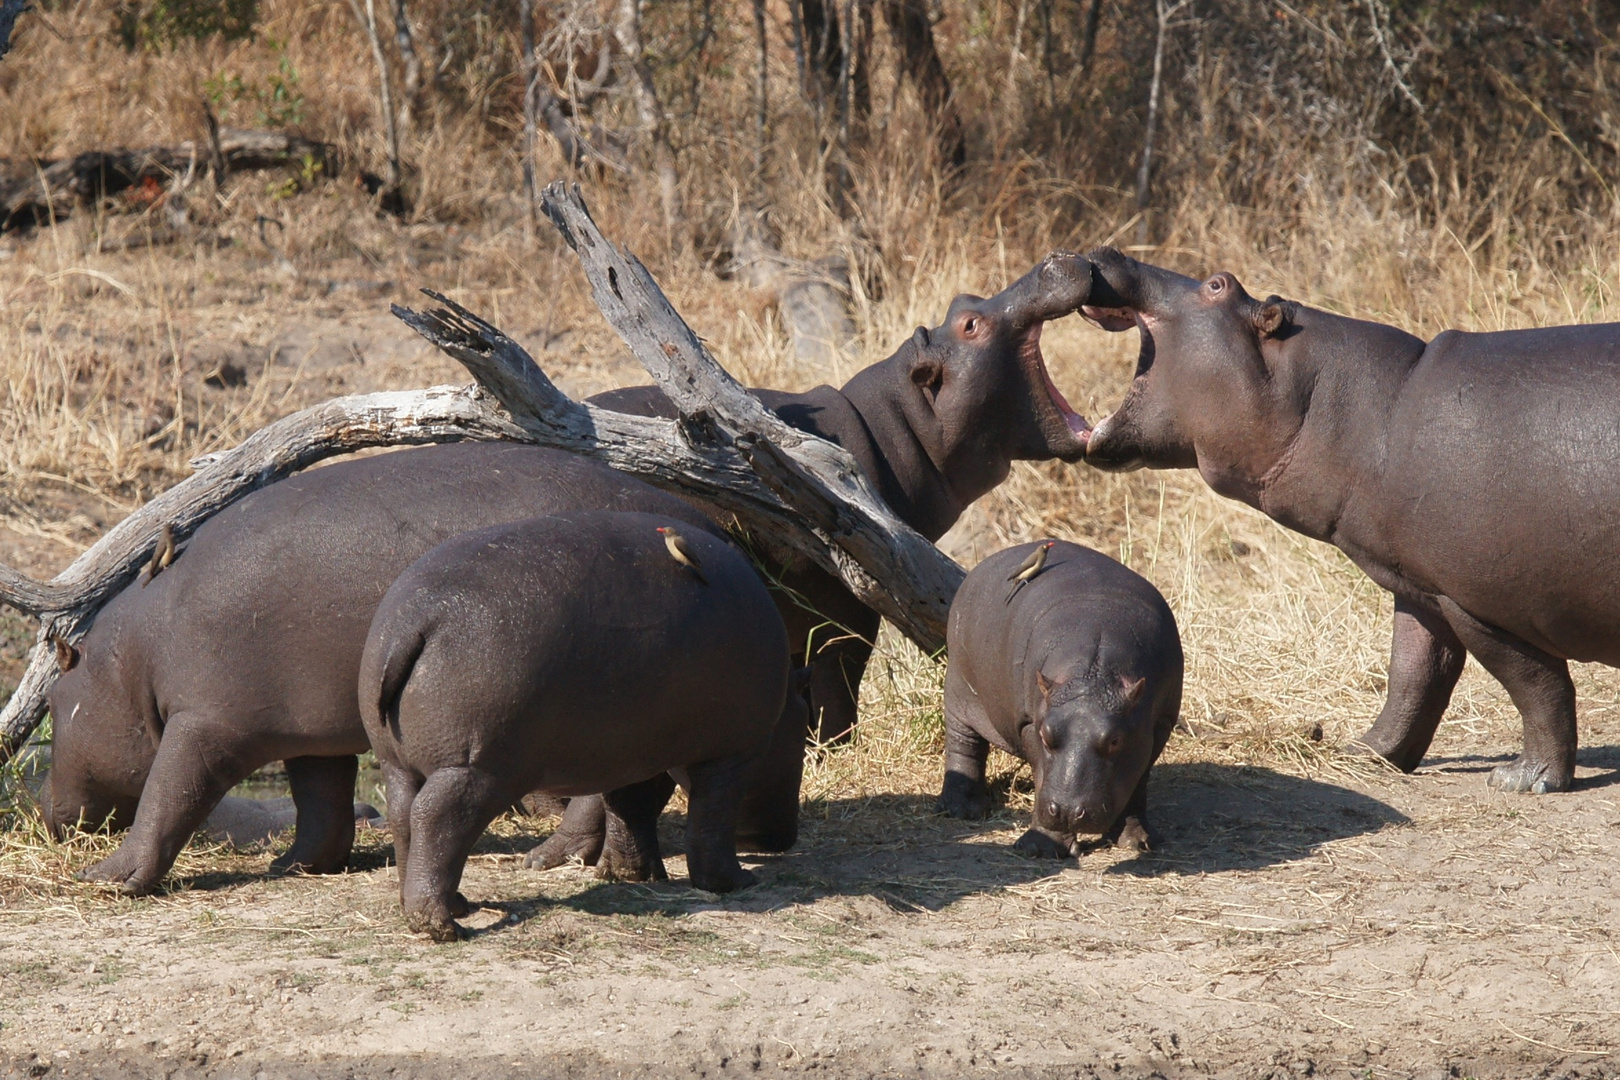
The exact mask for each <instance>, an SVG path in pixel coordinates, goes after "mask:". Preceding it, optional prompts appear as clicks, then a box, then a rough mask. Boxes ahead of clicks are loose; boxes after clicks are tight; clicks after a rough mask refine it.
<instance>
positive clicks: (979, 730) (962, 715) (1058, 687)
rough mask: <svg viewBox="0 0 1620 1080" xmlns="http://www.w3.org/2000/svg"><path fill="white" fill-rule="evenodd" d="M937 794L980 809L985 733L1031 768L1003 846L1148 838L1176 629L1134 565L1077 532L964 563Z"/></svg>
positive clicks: (1173, 679) (1072, 848)
mask: <svg viewBox="0 0 1620 1080" xmlns="http://www.w3.org/2000/svg"><path fill="white" fill-rule="evenodd" d="M946 643H947V648H948V650H949V653H950V667H949V668H948V669H947V671H946V674H945V786H944V788H943V790H941V792H940V795H939V808H940V809H941V810H942V811H944V812H945V813H947V814H950V815H951V816H952V817H975V818H977V817H984V816H986V815H987V814H988V813H989V810H990V792H989V789H988V788H987V787H986V786H985V782H984V765H985V759H986V757H988V756H989V752H990V747H991V746H992V745H994V746H996V747H997V748H999V749H1001V750H1005V751H1006V752H1007V753H1009V754H1016V755H1017V756H1019V757H1021V758H1023V759H1024V760H1025V761H1027V762H1029V764H1030V767H1031V769H1032V770H1033V771H1034V773H1035V821H1034V825H1033V827H1032V828H1030V830H1029V831H1028V832H1026V833H1025V834H1024V835H1023V836H1022V837H1020V838H1019V840H1018V843H1017V844H1016V845H1015V847H1016V848H1017V849H1018V850H1019V851H1022V852H1024V853H1026V854H1030V855H1037V856H1057V857H1061V856H1064V855H1071V854H1075V853H1076V851H1077V844H1076V839H1075V838H1076V834H1080V833H1086V834H1092V835H1107V836H1110V837H1111V838H1112V839H1113V840H1114V841H1115V843H1116V844H1117V845H1118V846H1120V847H1122V848H1130V849H1134V850H1137V851H1146V850H1147V849H1148V846H1149V842H1148V831H1147V819H1146V811H1147V778H1148V769H1149V768H1151V767H1152V765H1153V762H1154V761H1156V760H1157V759H1158V757H1159V752H1160V751H1161V750H1163V749H1164V744H1165V742H1166V740H1168V739H1169V738H1170V730H1171V728H1173V727H1174V726H1175V723H1176V718H1177V716H1178V715H1179V713H1180V710H1181V678H1182V659H1181V635H1180V634H1179V633H1178V632H1177V631H1176V620H1175V616H1173V615H1172V614H1171V613H1170V607H1169V605H1168V604H1166V603H1165V602H1164V597H1163V596H1161V595H1159V590H1157V589H1155V588H1154V587H1153V586H1152V585H1150V584H1149V583H1148V582H1147V581H1146V580H1145V579H1144V578H1142V577H1141V576H1139V575H1137V574H1134V573H1132V572H1131V571H1130V570H1127V569H1126V568H1125V567H1123V566H1121V565H1120V564H1119V563H1117V562H1115V561H1114V560H1113V559H1110V558H1109V557H1108V556H1106V555H1103V554H1100V553H1098V552H1095V551H1092V550H1091V549H1090V548H1084V547H1080V546H1079V545H1078V544H1069V543H1062V542H1059V541H1054V540H1044V541H1041V542H1040V543H1036V544H1023V545H1020V546H1018V547H1013V548H1008V549H1006V550H1005V551H998V552H997V553H996V554H994V555H992V556H990V557H989V558H988V559H986V560H984V561H983V562H982V563H980V564H979V565H978V566H976V567H975V568H974V569H973V572H972V573H970V574H968V576H967V579H966V580H964V581H963V582H962V587H961V589H959V590H958V591H957V594H956V599H955V600H954V601H952V603H951V615H950V624H949V626H948V628H947V630H946Z"/></svg>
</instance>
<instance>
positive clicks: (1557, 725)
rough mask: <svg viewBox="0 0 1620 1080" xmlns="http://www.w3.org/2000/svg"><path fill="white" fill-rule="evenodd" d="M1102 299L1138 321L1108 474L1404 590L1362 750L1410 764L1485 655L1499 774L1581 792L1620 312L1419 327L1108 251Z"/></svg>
mask: <svg viewBox="0 0 1620 1080" xmlns="http://www.w3.org/2000/svg"><path fill="white" fill-rule="evenodd" d="M1090 257H1091V259H1092V260H1093V261H1094V263H1095V267H1096V271H1095V272H1096V274H1097V278H1098V280H1097V281H1096V282H1095V283H1094V286H1093V291H1092V296H1091V299H1090V302H1089V304H1088V305H1087V306H1086V307H1085V308H1084V311H1085V313H1086V315H1087V316H1088V317H1089V318H1091V319H1092V320H1093V321H1095V322H1097V323H1099V324H1100V325H1102V326H1103V327H1104V328H1105V329H1109V330H1116V331H1117V330H1124V329H1128V328H1130V327H1132V326H1135V327H1137V329H1138V331H1139V333H1140V335H1141V355H1140V358H1139V359H1138V361H1137V366H1136V375H1135V378H1134V379H1133V381H1132V383H1131V387H1130V390H1129V391H1128V392H1127V393H1126V395H1125V399H1124V402H1123V403H1122V404H1121V405H1120V406H1119V408H1118V409H1116V410H1115V411H1114V412H1113V413H1112V414H1111V415H1109V416H1108V417H1107V418H1105V419H1104V420H1102V421H1101V422H1099V423H1098V424H1097V427H1096V429H1095V430H1094V431H1092V432H1091V433H1090V434H1089V435H1088V437H1087V449H1086V460H1087V461H1088V462H1090V463H1091V464H1092V465H1095V466H1097V467H1098V468H1102V469H1112V470H1124V469H1136V468H1144V467H1146V468H1163V469H1169V468H1196V469H1197V470H1198V471H1199V473H1200V474H1201V475H1202V476H1203V478H1204V480H1205V481H1206V482H1207V483H1208V484H1209V486H1210V487H1211V488H1213V489H1214V490H1215V491H1217V492H1219V493H1220V494H1222V495H1224V496H1226V497H1228V498H1232V499H1236V500H1238V501H1241V502H1244V503H1247V504H1248V505H1250V506H1253V507H1256V508H1257V509H1259V510H1261V511H1262V512H1263V513H1265V514H1266V515H1268V516H1269V517H1270V518H1272V520H1274V521H1276V522H1278V523H1279V524H1281V525H1284V526H1286V527H1288V528H1290V529H1293V530H1294V531H1296V532H1299V533H1302V534H1304V535H1305V536H1309V537H1311V538H1313V539H1316V540H1322V541H1325V542H1326V543H1330V544H1332V545H1334V546H1335V547H1337V548H1338V549H1339V550H1340V551H1342V552H1344V553H1345V554H1346V555H1347V556H1349V558H1350V559H1351V561H1353V562H1354V563H1355V564H1356V565H1357V566H1358V567H1360V568H1361V569H1362V571H1364V572H1365V573H1366V574H1367V575H1368V577H1370V578H1371V579H1372V580H1373V581H1374V582H1376V583H1377V584H1378V585H1380V586H1381V587H1383V588H1385V589H1387V590H1389V591H1390V592H1391V593H1393V594H1394V597H1395V632H1394V643H1393V647H1392V649H1391V653H1390V663H1389V693H1388V697H1387V699H1386V701H1385V703H1384V707H1383V711H1382V712H1381V713H1380V714H1379V716H1378V718H1377V720H1376V722H1374V723H1373V725H1372V727H1371V728H1370V729H1369V730H1368V731H1367V732H1366V734H1364V735H1362V736H1361V738H1360V739H1359V740H1358V745H1359V746H1361V747H1363V748H1365V749H1367V750H1370V751H1371V752H1373V753H1375V754H1378V755H1379V756H1381V757H1383V758H1385V759H1386V760H1387V761H1389V762H1390V763H1391V764H1393V765H1395V766H1396V767H1398V768H1400V769H1402V770H1405V771H1408V772H1410V771H1411V770H1413V769H1415V768H1416V767H1417V766H1418V763H1419V762H1420V761H1421V760H1422V759H1423V755H1424V752H1425V751H1426V750H1427V749H1428V747H1429V743H1430V742H1431V740H1432V739H1433V738H1434V733H1435V729H1436V728H1437V727H1438V726H1439V723H1440V719H1441V716H1442V715H1443V714H1444V713H1445V710H1446V707H1447V705H1448V704H1449V703H1450V700H1451V692H1452V690H1453V688H1454V687H1455V686H1456V684H1457V679H1458V678H1459V676H1460V675H1461V674H1462V670H1463V662H1464V660H1465V658H1466V656H1467V654H1468V653H1472V654H1473V655H1474V656H1475V658H1477V659H1478V660H1479V662H1480V664H1481V665H1482V666H1483V667H1484V668H1485V670H1486V671H1488V672H1490V674H1491V675H1492V676H1493V677H1494V678H1495V679H1496V680H1497V681H1498V682H1500V683H1501V684H1502V685H1503V687H1505V688H1506V689H1507V692H1508V694H1509V696H1510V697H1511V698H1512V700H1513V704H1514V705H1515V706H1516V707H1517V708H1518V710H1519V714H1520V716H1521V717H1522V718H1523V721H1524V743H1523V752H1522V753H1521V754H1520V755H1519V756H1518V758H1517V759H1515V760H1514V761H1512V762H1510V763H1508V764H1505V765H1502V766H1500V767H1498V768H1496V769H1495V770H1494V771H1493V772H1492V773H1491V775H1490V778H1489V784H1490V786H1492V787H1494V788H1499V789H1501V790H1504V791H1529V792H1537V793H1543V792H1555V791H1565V790H1567V789H1568V788H1569V787H1570V785H1571V783H1572V781H1573V780H1574V773H1575V747H1576V732H1575V688H1574V685H1573V684H1572V683H1571V681H1570V676H1569V663H1568V662H1569V661H1570V660H1584V661H1596V662H1599V663H1603V664H1608V665H1610V666H1615V665H1620V436H1617V434H1616V432H1617V431H1620V324H1606V325H1593V326H1564V327H1550V328H1545V329H1536V330H1510V331H1502V332H1495V333H1463V332H1460V331H1456V330H1448V331H1446V332H1444V333H1442V334H1440V335H1439V336H1437V337H1435V338H1434V340H1432V341H1427V342H1426V341H1423V340H1422V339H1421V338H1417V337H1414V336H1412V335H1411V334H1408V333H1406V332H1404V331H1402V330H1399V329H1397V328H1395V327H1392V326H1384V325H1381V324H1379V323H1374V322H1364V321H1362V320H1359V319H1351V318H1346V317H1344V316H1341V315H1333V314H1330V313H1328V312H1325V311H1320V310H1317V309H1315V308H1310V307H1306V306H1305V305H1303V304H1299V303H1296V302H1294V301H1290V300H1284V299H1282V298H1281V297H1278V296H1271V297H1268V298H1267V299H1265V300H1257V299H1255V298H1253V297H1251V296H1250V295H1249V294H1248V293H1247V292H1246V291H1245V290H1244V288H1243V286H1242V285H1241V284H1239V283H1238V280H1237V279H1236V278H1235V277H1233V276H1232V275H1231V274H1229V273H1218V274H1216V275H1215V276H1214V277H1211V278H1209V279H1208V280H1207V281H1202V282H1200V281H1195V280H1193V279H1192V278H1188V277H1183V276H1182V275H1180V274H1176V273H1172V272H1171V271H1168V270H1162V269H1159V268H1158V267H1154V266H1149V265H1146V264H1144V263H1139V262H1137V261H1135V260H1134V259H1130V258H1128V257H1126V256H1124V255H1122V254H1120V253H1119V252H1117V251H1112V250H1104V251H1098V252H1094V253H1093V254H1092V255H1091V256H1090Z"/></svg>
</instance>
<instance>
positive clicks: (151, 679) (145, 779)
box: [40, 442, 799, 893]
mask: <svg viewBox="0 0 1620 1080" xmlns="http://www.w3.org/2000/svg"><path fill="white" fill-rule="evenodd" d="M579 509H609V510H640V511H648V512H655V513H659V514H662V515H664V516H665V517H669V518H674V519H679V520H680V521H682V522H684V523H685V524H686V526H687V534H688V536H689V537H690V536H695V535H696V534H697V533H702V532H718V527H717V526H716V525H715V524H714V523H713V521H712V520H711V519H710V518H708V517H707V516H706V515H704V514H702V513H701V512H699V511H698V510H697V509H695V508H694V507H693V506H692V505H691V504H689V503H687V502H685V501H683V500H681V499H678V498H676V497H675V496H673V495H667V494H665V493H664V492H661V491H659V490H658V489H656V488H653V487H651V486H649V485H647V484H644V483H642V482H641V481H639V480H636V479H634V478H632V477H629V476H626V475H624V474H623V473H619V472H615V471H614V470H612V469H609V468H607V467H606V466H603V465H598V464H595V463H594V462H591V461H588V460H586V459H584V458H580V457H577V456H575V455H572V454H568V453H564V452H562V451H558V450H546V449H542V448H539V447H533V446H520V445H513V444H504V443H473V442H467V443H451V444H446V445H441V446H425V447H419V448H416V449H411V450H400V451H395V452H393V453H388V454H382V455H378V456H374V457H365V458H357V459H351V460H348V461H343V462H338V463H336V464H332V465H328V466H324V467H322V468H317V469H311V470H309V471H307V472H304V473H300V474H299V475H297V476H294V477H290V478H288V479H286V480H282V481H279V482H278V483H275V484H271V485H269V486H268V487H265V488H263V489H261V490H260V491H257V492H254V493H253V494H252V495H249V496H247V497H246V498H244V499H242V500H241V501H240V502H237V503H235V504H233V505H231V506H229V507H227V508H226V509H224V510H222V511H220V512H219V513H218V514H216V515H215V516H214V517H212V518H210V519H209V520H208V521H207V522H205V523H204V524H203V526H202V527H201V528H200V529H198V530H197V532H196V533H195V534H194V535H193V536H192V537H191V539H190V541H189V543H187V544H186V545H185V546H183V547H181V548H180V550H179V553H178V555H177V556H175V558H174V560H173V562H172V564H171V565H170V566H168V567H167V568H165V569H164V570H162V572H161V573H159V574H158V575H157V576H156V577H151V578H148V577H147V575H146V574H145V573H143V574H142V575H141V576H140V578H139V579H138V580H137V581H135V582H133V583H131V584H130V585H129V586H128V587H126V588H125V589H124V590H122V591H121V592H120V593H119V594H118V595H116V596H115V597H113V599H112V600H111V601H110V602H109V603H108V604H107V606H106V607H105V608H103V609H102V611H101V614H100V615H99V617H98V618H97V619H96V622H95V625H94V626H92V627H91V630H90V632H89V634H87V635H86V636H85V637H84V639H83V640H82V641H80V642H79V644H78V646H77V647H76V649H75V650H74V651H73V653H72V654H71V655H70V656H69V658H68V659H69V662H70V663H71V665H72V667H71V669H70V670H69V671H67V672H65V673H64V674H63V675H62V676H61V677H60V678H59V679H58V680H57V682H56V685H55V686H54V687H53V688H52V689H51V693H50V706H51V715H52V720H53V724H54V729H53V736H52V738H53V746H52V757H53V762H52V768H51V773H50V775H49V777H48V778H47V781H46V784H45V787H44V789H43V790H42V792H41V796H40V800H41V805H42V806H43V808H44V814H45V820H46V823H47V824H48V825H49V826H50V827H51V828H52V829H53V830H54V831H56V832H58V833H60V832H61V830H62V829H63V828H65V827H66V826H69V825H72V824H74V823H75V822H79V821H83V822H84V823H85V824H87V825H90V826H92V827H93V826H96V825H100V824H102V823H103V822H108V821H110V823H111V825H112V826H113V827H114V828H125V827H128V828H129V829H130V832H129V835H128V836H127V837H126V838H125V840H124V843H123V845H122V846H121V847H120V848H119V849H118V851H117V852H115V853H114V854H113V855H112V856H110V857H109V858H107V859H105V860H103V861H101V862H99V863H97V864H96V865H94V866H92V867H90V868H89V869H88V870H87V871H86V872H85V876H86V877H87V878H89V879H90V880H95V881H109V882H117V883H119V884H120V885H121V886H122V888H123V889H124V890H126V891H128V892H131V893H141V892H146V891H149V890H151V889H152V888H154V887H156V885H157V884H158V882H159V881H160V880H161V879H162V877H163V875H164V874H165V873H166V872H167V871H168V869H169V867H170V866H171V865H173V863H174V859H175V856H176V855H177V854H178V853H179V852H180V849H181V848H183V847H184V846H185V844H186V841H187V840H188V839H189V838H190V836H191V834H192V833H193V832H194V831H195V830H196V829H197V827H198V826H199V825H201V824H202V822H203V820H204V819H205V818H206V817H207V816H208V814H209V812H210V811H211V810H212V809H213V808H214V807H215V805H216V804H218V803H219V801H220V799H221V797H222V796H223V795H224V794H225V793H226V792H227V791H228V790H230V788H231V787H232V786H233V785H235V784H237V783H239V782H240V781H241V780H243V779H245V778H246V777H247V776H248V774H249V773H251V772H252V771H253V770H254V769H256V768H259V767H260V766H262V765H265V764H267V763H269V762H271V761H276V760H284V761H285V762H286V768H287V779H288V783H289V785H290V787H291V788H292V797H293V801H294V803H295V806H296V809H297V830H296V834H295V837H294V841H293V844H292V846H291V848H290V849H289V850H288V851H287V852H286V853H284V854H282V855H281V856H280V857H278V858H277V859H276V860H275V862H274V863H273V864H272V865H273V869H274V870H275V871H276V872H286V871H289V870H302V871H306V872H312V873H330V872H337V871H339V870H342V869H343V867H344V866H345V865H346V864H347V862H348V857H349V851H350V848H351V846H352V844H353V840H354V823H355V814H354V805H353V802H352V800H353V798H354V782H355V774H356V767H357V761H356V756H355V755H357V754H360V753H362V752H364V751H365V750H366V749H367V748H368V747H369V745H370V744H369V743H368V741H367V739H366V732H365V728H364V727H363V726H362V725H361V721H360V710H359V706H358V703H357V701H356V698H355V690H354V688H355V685H356V684H355V679H356V678H357V674H358V672H359V670H360V653H361V650H362V648H363V647H364V645H365V640H366V631H367V628H368V627H369V626H370V625H371V617H372V614H373V613H374V612H375V611H376V608H377V604H378V602H379V601H380V600H381V599H382V597H383V594H384V593H385V592H386V591H387V589H388V587H389V585H390V584H392V583H393V581H394V579H395V578H396V577H398V576H399V574H400V573H401V572H402V571H403V570H404V569H405V568H406V567H407V566H409V565H410V564H411V563H412V562H414V561H415V560H416V559H417V558H419V557H420V556H421V555H423V554H424V553H426V552H427V551H428V550H430V549H431V548H433V547H435V546H436V545H437V544H439V543H441V542H442V541H444V540H447V539H449V538H450V537H451V536H454V535H456V534H457V533H460V532H463V531H465V530H467V529H469V528H479V527H483V526H487V525H493V524H500V523H503V522H509V521H512V520H514V519H522V518H528V517H533V516H536V515H539V514H543V513H550V512H555V511H559V510H579ZM795 738H799V736H798V734H797V732H795ZM137 804H138V805H137Z"/></svg>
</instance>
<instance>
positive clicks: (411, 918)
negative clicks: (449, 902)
mask: <svg viewBox="0 0 1620 1080" xmlns="http://www.w3.org/2000/svg"><path fill="white" fill-rule="evenodd" d="M405 925H406V926H408V927H409V928H410V930H411V932H412V933H413V934H424V935H426V936H427V937H429V938H432V939H433V940H434V941H438V942H441V943H442V942H447V941H455V940H457V939H458V938H462V937H465V936H466V934H467V931H466V930H464V929H462V928H461V927H460V926H457V925H456V921H455V919H454V918H452V917H451V915H450V913H449V912H448V911H447V910H440V911H408V912H406V913H405Z"/></svg>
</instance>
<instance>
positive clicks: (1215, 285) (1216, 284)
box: [1204, 275, 1226, 296]
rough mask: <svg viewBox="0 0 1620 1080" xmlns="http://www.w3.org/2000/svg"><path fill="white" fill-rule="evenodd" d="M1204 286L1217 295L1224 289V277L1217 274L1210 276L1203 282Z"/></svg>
mask: <svg viewBox="0 0 1620 1080" xmlns="http://www.w3.org/2000/svg"><path fill="white" fill-rule="evenodd" d="M1204 288H1206V289H1208V290H1209V291H1210V292H1211V293H1212V294H1214V295H1215V296H1219V295H1220V294H1221V293H1223V292H1225V291H1226V279H1225V278H1223V277H1221V276H1219V275H1217V276H1215V277H1212V278H1210V279H1209V281H1208V282H1206V283H1205V285H1204Z"/></svg>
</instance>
